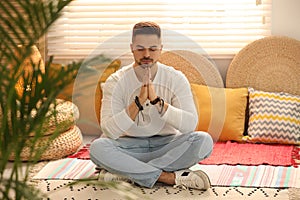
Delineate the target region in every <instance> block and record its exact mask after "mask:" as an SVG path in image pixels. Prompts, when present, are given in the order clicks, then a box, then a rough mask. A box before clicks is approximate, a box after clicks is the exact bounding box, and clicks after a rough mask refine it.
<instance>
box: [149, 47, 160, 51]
mask: <svg viewBox="0 0 300 200" xmlns="http://www.w3.org/2000/svg"><path fill="white" fill-rule="evenodd" d="M149 50H150V51H157V50H158V48H156V47H154V48H150V49H149Z"/></svg>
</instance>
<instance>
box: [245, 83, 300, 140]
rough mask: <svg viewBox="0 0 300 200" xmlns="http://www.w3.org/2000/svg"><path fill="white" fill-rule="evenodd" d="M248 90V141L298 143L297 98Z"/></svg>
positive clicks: (299, 111)
mask: <svg viewBox="0 0 300 200" xmlns="http://www.w3.org/2000/svg"><path fill="white" fill-rule="evenodd" d="M248 91H249V126H248V134H249V136H250V141H253V142H264V143H283V144H300V96H296V95H291V94H288V93H283V92H281V93H275V92H264V91H258V90H255V89H253V88H249V89H248Z"/></svg>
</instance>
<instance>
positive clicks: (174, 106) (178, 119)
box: [162, 74, 198, 133]
mask: <svg viewBox="0 0 300 200" xmlns="http://www.w3.org/2000/svg"><path fill="white" fill-rule="evenodd" d="M177 78H178V77H177ZM175 83H176V84H174V87H173V90H174V97H173V98H172V100H171V102H167V103H168V104H169V106H168V109H167V110H166V112H165V113H164V115H163V116H162V118H163V119H164V120H165V121H166V122H167V123H169V124H170V125H172V126H173V127H174V128H176V129H178V130H179V131H180V132H181V133H188V132H192V131H194V130H195V128H196V126H197V124H198V114H197V109H196V106H195V103H194V99H193V94H192V91H191V87H190V84H189V82H188V80H187V79H186V77H185V76H184V75H183V74H182V76H180V78H179V80H176V81H175Z"/></svg>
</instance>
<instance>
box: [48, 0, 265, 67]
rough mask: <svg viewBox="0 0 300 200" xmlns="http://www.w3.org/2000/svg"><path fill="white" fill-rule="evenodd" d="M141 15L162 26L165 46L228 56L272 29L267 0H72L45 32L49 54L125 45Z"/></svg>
mask: <svg viewBox="0 0 300 200" xmlns="http://www.w3.org/2000/svg"><path fill="white" fill-rule="evenodd" d="M139 21H154V22H157V23H158V24H159V25H160V26H161V28H162V30H163V43H164V48H165V49H166V48H167V49H168V50H171V49H189V50H191V51H196V52H197V51H200V49H203V50H204V51H205V52H207V53H208V54H209V56H228V55H231V56H232V55H233V54H235V53H237V52H238V51H239V50H240V49H241V48H242V47H244V46H245V45H246V44H248V43H250V42H252V41H254V40H256V39H259V38H262V37H265V36H268V35H270V34H271V0H226V1H224V0H209V1H207V0H198V1H194V0H184V1H178V0H151V1H140V0H132V1H126V0H124V1H122V0H110V1H104V0H102V1H99V0H75V1H73V2H72V3H71V4H69V6H68V7H66V8H65V9H64V12H63V16H62V17H61V18H60V19H58V20H57V21H56V23H55V24H54V26H52V28H51V30H50V31H49V33H48V34H47V48H48V49H47V50H48V55H54V57H55V61H58V62H64V61H70V60H74V59H84V58H86V57H87V56H88V55H90V54H91V53H92V52H93V50H95V49H97V47H99V46H101V45H102V48H100V49H102V50H103V49H110V50H111V51H115V52H119V51H118V48H126V49H127V50H128V51H129V43H130V41H131V38H130V37H131V35H130V34H131V30H132V27H133V25H134V24H135V23H137V22H139ZM129 33H130V34H129ZM103 44H106V45H103ZM102 50H99V51H98V53H99V54H100V53H101V51H102ZM120 52H121V51H120Z"/></svg>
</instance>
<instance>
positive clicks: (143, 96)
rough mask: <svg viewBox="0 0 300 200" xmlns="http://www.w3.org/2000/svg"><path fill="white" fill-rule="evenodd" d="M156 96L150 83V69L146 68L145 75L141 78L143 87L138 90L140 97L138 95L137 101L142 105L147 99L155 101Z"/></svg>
mask: <svg viewBox="0 0 300 200" xmlns="http://www.w3.org/2000/svg"><path fill="white" fill-rule="evenodd" d="M156 97H157V95H156V93H155V90H154V87H153V84H152V81H151V71H150V68H149V67H148V68H146V69H145V74H144V77H143V85H142V87H141V90H140V95H139V99H140V102H141V103H142V104H143V103H145V102H146V100H147V99H149V101H153V100H154V99H156Z"/></svg>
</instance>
